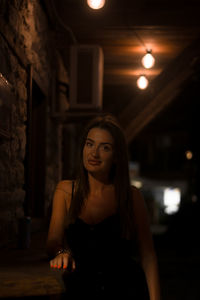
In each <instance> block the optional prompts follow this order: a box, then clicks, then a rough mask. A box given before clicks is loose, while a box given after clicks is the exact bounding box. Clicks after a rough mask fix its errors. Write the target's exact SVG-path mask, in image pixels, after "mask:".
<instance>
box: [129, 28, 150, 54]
mask: <svg viewBox="0 0 200 300" xmlns="http://www.w3.org/2000/svg"><path fill="white" fill-rule="evenodd" d="M133 32H134V34H135V36H136V37H137V39H138V40H139V41H140V43H141V44H142V46H143V47H144V48H145V51H147V50H148V49H147V47H146V45H145V43H144V42H143V40H142V38H141V37H140V36H139V34H138V33H137V31H136V30H133Z"/></svg>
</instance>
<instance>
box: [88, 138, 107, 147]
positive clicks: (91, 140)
mask: <svg viewBox="0 0 200 300" xmlns="http://www.w3.org/2000/svg"><path fill="white" fill-rule="evenodd" d="M86 141H90V142H93V143H95V141H94V140H93V139H91V138H87V139H86ZM100 144H101V145H105V144H109V145H111V146H113V144H112V143H110V142H103V143H100Z"/></svg>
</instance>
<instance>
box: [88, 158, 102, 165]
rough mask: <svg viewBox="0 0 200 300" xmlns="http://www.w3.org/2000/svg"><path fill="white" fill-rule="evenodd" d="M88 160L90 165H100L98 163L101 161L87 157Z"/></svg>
mask: <svg viewBox="0 0 200 300" xmlns="http://www.w3.org/2000/svg"><path fill="white" fill-rule="evenodd" d="M88 162H89V164H90V165H93V166H96V165H100V163H101V162H100V161H99V160H91V159H89V160H88Z"/></svg>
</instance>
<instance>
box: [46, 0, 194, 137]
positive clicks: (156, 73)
mask: <svg viewBox="0 0 200 300" xmlns="http://www.w3.org/2000/svg"><path fill="white" fill-rule="evenodd" d="M45 3H46V7H47V9H48V14H49V16H50V20H51V23H52V26H53V30H54V31H55V33H56V34H55V36H56V39H57V40H56V44H57V47H58V48H59V50H60V52H61V53H62V54H63V55H65V53H66V51H67V47H68V46H69V45H70V44H73V43H79V44H97V45H99V46H101V47H102V48H103V52H104V97H103V109H104V110H105V111H109V112H113V113H114V114H116V115H117V116H118V117H119V119H120V121H121V123H122V126H123V127H124V129H125V132H126V136H127V139H128V141H129V142H131V141H132V140H133V139H134V138H135V137H136V136H137V135H138V133H139V132H141V130H142V129H143V128H144V127H145V126H146V125H147V124H149V123H150V122H151V121H152V120H153V119H154V118H155V117H156V116H157V115H158V114H159V113H161V111H163V110H164V109H165V108H166V107H167V106H168V105H169V104H170V102H172V101H173V100H174V99H175V98H177V97H178V95H179V94H180V93H181V91H182V90H183V86H184V85H185V82H187V80H189V79H190V78H191V76H193V75H194V74H195V72H196V69H197V67H196V66H197V65H199V60H200V42H199V37H200V18H199V13H200V1H199V0H190V1H184V0H182V1H179V0H162V1H160V0H140V1H133V0H126V1H125V0H124V1H122V0H121V1H120V0H118V1H116V0H107V3H106V5H105V6H104V8H103V9H101V10H98V11H94V10H92V9H90V8H89V7H88V6H87V4H86V1H83V0H82V1H81V0H59V1H56V0H51V1H46V2H45ZM146 49H151V50H152V53H153V55H154V57H155V59H156V63H155V66H154V67H153V68H152V69H150V70H145V69H144V68H143V67H142V64H141V59H142V57H143V55H144V54H145V51H146ZM140 74H145V75H146V76H147V77H148V80H149V86H148V88H147V89H146V90H143V91H141V90H139V89H138V88H137V86H136V80H137V78H138V76H139V75H140Z"/></svg>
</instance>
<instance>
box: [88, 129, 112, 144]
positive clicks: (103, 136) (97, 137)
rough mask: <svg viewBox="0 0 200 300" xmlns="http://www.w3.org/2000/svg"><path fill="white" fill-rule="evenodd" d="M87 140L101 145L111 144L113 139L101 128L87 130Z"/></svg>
mask: <svg viewBox="0 0 200 300" xmlns="http://www.w3.org/2000/svg"><path fill="white" fill-rule="evenodd" d="M87 139H91V140H93V141H99V142H100V141H101V142H102V143H106V142H108V143H113V142H114V140H113V137H112V135H111V134H110V132H109V131H108V130H106V129H102V128H96V127H95V128H92V129H90V130H89V132H88V135H87Z"/></svg>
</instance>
